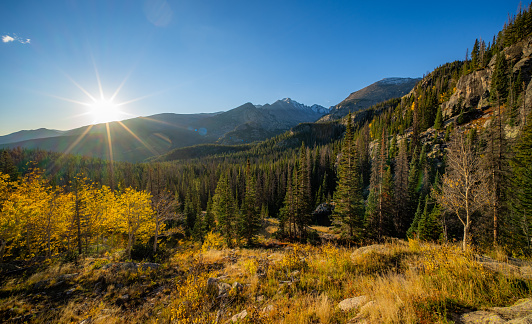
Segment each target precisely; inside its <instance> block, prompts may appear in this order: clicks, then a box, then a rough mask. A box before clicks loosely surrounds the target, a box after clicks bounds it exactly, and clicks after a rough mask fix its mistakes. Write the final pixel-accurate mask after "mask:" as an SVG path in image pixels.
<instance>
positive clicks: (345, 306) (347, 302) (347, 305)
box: [338, 295, 368, 312]
mask: <svg viewBox="0 0 532 324" xmlns="http://www.w3.org/2000/svg"><path fill="white" fill-rule="evenodd" d="M367 302H368V297H367V296H364V295H363V296H358V297H354V298H347V299H344V300H342V301H341V302H340V303H339V304H338V308H340V309H341V310H343V311H344V312H350V311H352V310H354V309H359V308H361V307H362V306H364V305H365V304H366V303H367Z"/></svg>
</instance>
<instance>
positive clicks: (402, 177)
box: [394, 139, 412, 237]
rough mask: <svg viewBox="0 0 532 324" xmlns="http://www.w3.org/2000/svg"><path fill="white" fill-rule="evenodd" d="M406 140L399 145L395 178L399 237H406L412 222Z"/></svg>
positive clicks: (396, 226) (396, 223) (396, 224)
mask: <svg viewBox="0 0 532 324" xmlns="http://www.w3.org/2000/svg"><path fill="white" fill-rule="evenodd" d="M406 151H407V143H406V139H404V140H402V141H401V143H400V145H399V153H398V154H397V157H396V158H395V178H394V185H395V186H394V200H395V215H394V224H395V231H396V233H397V235H398V236H399V237H404V236H405V234H406V231H407V229H408V226H409V225H410V223H411V221H412V216H410V212H409V211H410V209H409V198H410V197H409V195H408V156H407V152H406Z"/></svg>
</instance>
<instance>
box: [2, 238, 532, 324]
mask: <svg viewBox="0 0 532 324" xmlns="http://www.w3.org/2000/svg"><path fill="white" fill-rule="evenodd" d="M212 241H213V242H214V241H215V238H213V239H212ZM213 242H211V243H210V246H204V247H200V246H194V245H193V244H191V243H190V242H182V244H181V245H179V246H177V247H176V250H175V251H174V253H173V255H172V256H171V257H170V259H169V260H168V261H167V262H166V263H164V264H162V265H161V266H160V267H159V268H158V269H155V270H148V271H126V270H116V269H115V268H112V267H109V268H106V267H104V265H106V264H108V263H111V264H112V263H113V262H116V260H113V259H116V257H114V256H113V255H108V256H107V257H102V258H96V259H85V260H83V261H82V262H80V263H78V265H75V264H61V263H59V262H57V263H52V264H48V265H44V266H43V267H42V268H41V269H40V271H38V272H36V273H34V274H32V275H21V276H18V277H10V278H4V279H2V281H1V284H2V286H1V288H0V318H2V320H3V321H4V322H8V323H9V322H13V323H14V322H24V321H26V322H29V323H43V322H54V323H71V322H79V321H82V320H86V319H89V318H90V320H91V321H92V323H113V322H116V323H119V322H130V323H225V322H227V321H228V320H230V319H231V318H232V317H233V316H234V315H236V314H239V313H241V312H242V311H244V310H245V311H246V312H247V316H246V317H245V318H244V319H243V320H240V322H241V323H346V322H347V321H349V320H350V319H352V318H354V317H356V318H357V319H360V320H362V319H364V320H366V321H367V322H368V323H434V322H440V323H449V322H452V321H453V320H454V319H456V318H457V316H458V315H460V314H461V313H463V312H466V311H468V310H475V309H483V308H487V307H492V306H507V305H509V304H512V303H513V302H515V301H516V300H517V299H519V298H523V297H526V296H529V295H530V289H531V288H532V282H531V281H529V280H525V279H522V278H518V277H516V276H515V275H513V274H503V273H498V272H492V271H490V270H488V269H485V268H484V267H482V265H481V264H480V263H478V262H477V261H476V259H475V257H474V255H473V253H471V252H462V251H461V250H460V249H459V248H458V247H456V246H453V245H433V244H427V243H420V242H417V241H411V242H409V243H407V242H402V241H395V242H391V243H386V244H384V245H383V247H381V248H380V249H373V250H369V251H366V252H365V253H360V251H361V250H358V251H357V249H356V248H347V247H341V246H335V245H332V244H326V245H322V246H311V245H301V244H290V245H283V246H281V247H279V248H276V249H272V248H269V249H262V248H257V249H232V250H229V249H216V248H213V247H214V246H217V245H216V244H212V243H213ZM214 243H215V242H214ZM494 254H495V255H497V256H499V259H504V258H503V256H502V255H501V252H500V251H495V252H494ZM74 273H77V275H75V276H72V277H68V279H65V280H62V281H58V280H57V278H59V277H60V276H61V275H67V274H74ZM209 278H218V282H223V283H226V284H228V285H229V286H228V287H229V288H228V289H227V291H226V293H225V294H223V295H219V289H218V287H213V286H212V285H211V286H209V285H208V279H209ZM42 282H45V283H46V284H45V285H40V283H42ZM235 282H238V283H240V284H242V285H243V286H242V287H241V288H238V287H233V284H234V283H235ZM36 287H38V288H36ZM231 287H232V288H231ZM361 295H365V296H367V297H368V300H369V301H371V304H370V306H368V307H362V308H361V309H356V310H352V311H349V312H344V311H342V310H341V309H339V308H338V307H337V305H338V303H339V302H340V301H341V300H343V299H345V298H351V297H356V296H361Z"/></svg>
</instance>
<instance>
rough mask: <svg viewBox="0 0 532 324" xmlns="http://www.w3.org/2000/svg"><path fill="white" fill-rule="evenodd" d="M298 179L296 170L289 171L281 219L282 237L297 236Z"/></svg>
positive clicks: (280, 229)
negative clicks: (295, 189)
mask: <svg viewBox="0 0 532 324" xmlns="http://www.w3.org/2000/svg"><path fill="white" fill-rule="evenodd" d="M296 179H297V174H296V172H295V170H294V171H293V172H292V171H291V170H289V171H288V176H287V178H286V182H287V184H286V194H285V197H284V202H283V207H282V208H281V210H280V217H279V231H280V233H281V236H284V235H287V236H288V237H290V238H293V237H295V235H296V229H295V218H296V197H295V193H294V183H295V182H296V181H297V180H296Z"/></svg>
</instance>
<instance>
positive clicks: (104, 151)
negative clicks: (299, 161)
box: [0, 98, 329, 162]
mask: <svg viewBox="0 0 532 324" xmlns="http://www.w3.org/2000/svg"><path fill="white" fill-rule="evenodd" d="M328 112H329V109H327V108H324V107H322V106H319V105H312V106H306V105H304V104H301V103H298V102H297V101H295V100H292V99H290V98H284V99H281V100H277V101H276V102H274V103H272V104H265V105H262V106H259V105H257V106H256V105H253V104H252V103H249V102H248V103H245V104H243V105H241V106H239V107H236V108H233V109H231V110H228V111H225V112H218V113H199V114H173V113H163V114H157V115H153V116H148V117H137V118H131V119H128V120H123V121H121V122H111V123H109V130H110V132H111V138H112V142H113V145H112V151H113V156H112V159H113V160H115V161H129V162H141V161H144V160H146V159H148V158H151V157H154V156H159V155H162V154H166V153H167V152H169V151H171V150H174V149H178V148H183V147H187V146H192V145H198V144H214V143H217V144H225V145H234V144H243V143H251V142H256V141H261V140H265V139H268V138H270V137H272V136H276V135H279V134H281V133H283V132H284V131H287V130H289V129H290V128H292V127H294V126H297V125H298V124H300V123H305V122H315V121H317V120H318V119H319V118H321V117H322V116H323V115H324V114H326V113H328ZM122 125H123V126H122ZM124 126H125V127H124ZM132 134H134V135H135V136H133V135H132ZM0 140H1V141H0V147H17V146H20V147H24V148H30V149H43V150H49V151H54V152H68V153H72V154H77V155H86V156H92V157H100V158H104V159H111V156H109V154H110V151H111V149H110V147H109V146H108V144H107V127H106V126H105V124H96V125H92V126H85V127H80V128H76V129H72V130H69V131H55V130H48V129H44V128H43V129H39V130H34V131H20V132H17V133H13V134H9V135H6V136H1V137H0Z"/></svg>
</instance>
